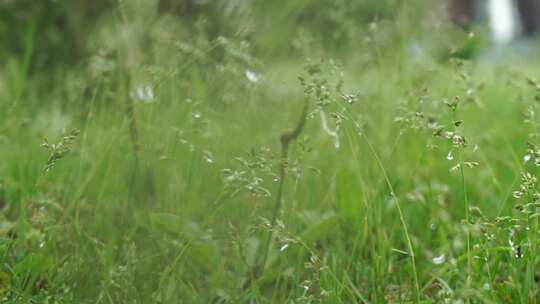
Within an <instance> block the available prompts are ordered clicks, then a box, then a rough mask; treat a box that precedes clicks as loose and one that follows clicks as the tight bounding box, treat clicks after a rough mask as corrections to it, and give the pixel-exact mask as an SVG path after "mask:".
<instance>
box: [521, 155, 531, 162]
mask: <svg viewBox="0 0 540 304" xmlns="http://www.w3.org/2000/svg"><path fill="white" fill-rule="evenodd" d="M529 160H531V155H530V154H526V155H525V156H523V161H524V162H528V161H529Z"/></svg>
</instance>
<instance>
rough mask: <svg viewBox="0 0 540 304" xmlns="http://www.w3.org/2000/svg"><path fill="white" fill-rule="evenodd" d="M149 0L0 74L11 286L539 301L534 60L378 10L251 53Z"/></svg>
mask: <svg viewBox="0 0 540 304" xmlns="http://www.w3.org/2000/svg"><path fill="white" fill-rule="evenodd" d="M143 17H144V16H143ZM143 17H141V18H142V19H141V20H138V21H137V22H135V21H129V20H130V19H129V18H127V21H126V20H123V21H122V18H119V19H118V20H116V21H115V22H114V23H110V24H112V25H111V26H109V27H107V26H104V28H103V29H102V30H101V32H98V34H96V35H95V37H93V36H92V37H89V41H94V42H96V45H97V46H95V47H94V48H95V50H94V52H93V53H91V55H89V56H88V58H86V60H85V62H84V64H81V65H79V66H73V67H66V68H63V69H61V70H60V71H55V72H54V73H51V74H45V75H43V74H40V75H32V74H30V73H29V72H28V69H27V68H25V67H26V66H27V65H28V63H27V62H31V60H32V57H33V56H36V54H35V53H34V51H33V49H32V46H31V43H28V44H27V47H26V53H28V55H27V56H24V57H23V58H22V59H20V60H12V61H10V63H9V64H8V65H7V66H6V69H5V71H4V73H3V74H2V79H1V82H0V84H1V85H0V110H1V111H0V160H1V161H0V203H1V204H0V205H1V208H2V213H1V220H0V235H1V238H0V263H1V265H2V266H1V271H0V293H1V297H2V298H3V300H2V302H6V303H229V302H230V303H352V302H354V303H403V302H415V303H416V302H422V303H465V302H467V303H482V302H487V303H536V302H538V301H539V299H540V295H539V294H538V293H539V291H540V288H539V286H538V280H539V277H538V276H539V275H540V274H539V273H538V271H537V268H538V267H537V266H538V263H539V258H538V255H537V251H538V249H539V247H538V246H539V242H540V239H539V236H538V225H539V223H538V204H540V194H539V193H538V192H537V190H536V189H537V185H536V178H535V177H534V176H535V174H537V173H538V169H537V167H538V166H537V165H536V164H535V163H540V150H539V148H538V147H537V145H538V144H540V141H539V135H540V132H539V128H540V120H539V119H538V117H537V116H538V114H537V112H538V110H539V104H538V101H537V100H538V98H539V97H538V95H537V94H538V90H539V88H540V85H539V84H537V83H536V81H535V80H534V77H535V76H538V72H537V68H538V66H539V65H538V62H536V61H531V60H529V59H528V58H527V59H523V58H522V59H519V57H518V56H511V54H513V53H511V52H509V53H508V54H504V53H501V54H502V55H501V54H492V55H485V57H484V59H482V58H480V59H478V58H477V59H476V60H465V61H464V60H459V59H456V58H453V59H448V58H441V57H440V56H438V55H436V54H438V53H437V52H438V51H435V52H431V51H430V50H431V49H437V47H440V44H438V43H437V42H433V41H432V40H429V41H425V40H422V39H420V40H416V41H417V42H415V39H419V37H422V36H416V37H412V38H411V37H410V36H407V39H405V38H403V37H402V38H403V39H401V40H400V39H398V40H397V41H394V40H393V39H388V38H387V37H386V36H385V35H388V36H389V37H396V36H395V31H396V30H395V28H394V26H395V24H394V25H388V24H386V25H385V24H384V23H381V25H379V29H380V32H378V31H379V30H378V29H377V27H376V26H375V25H373V24H372V25H371V26H370V33H371V34H369V35H368V36H367V38H366V39H367V40H366V41H365V43H364V44H362V45H363V47H362V48H360V49H351V50H349V51H347V52H341V53H345V54H340V55H339V56H337V58H335V61H332V60H330V59H329V58H328V57H329V56H326V55H325V54H324V52H317V51H312V52H309V51H304V53H303V54H307V55H305V56H292V57H290V58H281V57H279V58H274V57H272V56H271V55H268V54H267V55H264V56H261V58H257V56H256V55H253V52H252V50H250V48H249V46H246V45H245V41H244V42H242V41H241V40H235V39H225V38H223V37H221V38H217V39H210V38H208V37H204V36H203V35H202V34H195V35H192V36H189V35H188V36H186V35H187V34H182V35H184V36H181V37H182V38H177V36H176V35H177V34H178V33H177V28H176V27H175V26H174V23H171V22H172V21H170V20H161V21H160V22H156V23H154V24H153V25H152V26H150V27H144V25H145V21H144V20H145V19H144V18H143ZM388 28H389V29H388ZM392 31H394V32H392ZM441 31H442V30H441ZM111 32H112V33H111ZM392 33H393V34H392ZM438 34H440V35H443V34H445V32H441V33H435V35H434V36H437V35H438ZM451 34H452V35H454V36H456V34H455V33H451ZM393 35H394V36H393ZM449 35H450V34H449ZM457 36H458V37H461V36H459V35H457ZM28 37H29V38H28ZM28 37H27V38H28V39H29V40H30V41H31V36H28ZM185 37H189V38H185ZM448 37H453V36H448ZM430 39H433V40H436V39H435V38H434V37H430ZM467 39H473V38H463V37H462V38H459V39H457V40H456V41H457V44H458V45H460V43H462V42H461V41H465V42H464V43H465V48H466V47H467V46H466V45H467V43H469V42H467V41H468V40H467ZM306 48H307V49H309V48H308V47H306ZM418 48H420V49H418ZM422 50H423V51H424V52H425V53H423V55H418V54H419V53H418V52H421V51H422ZM485 52H489V49H485ZM494 53H495V52H494ZM433 54H435V55H433ZM486 56H489V57H486ZM308 57H309V58H312V59H307V58H308ZM321 57H322V58H324V60H322V61H321V60H320V59H319V58H321ZM480 57H481V56H480ZM485 58H489V59H485ZM299 77H300V78H301V79H300V80H299ZM342 81H343V84H342ZM147 87H149V89H147ZM150 87H151V89H150ZM150 91H151V92H150ZM305 105H307V113H306V115H302V111H303V110H302V109H303V107H304V106H305ZM295 127H299V128H297V130H296V131H298V132H291V130H294V129H295ZM287 130H289V131H287ZM280 139H281V140H280ZM283 156H286V158H285V157H283ZM280 189H281V190H280ZM276 206H277V207H276ZM268 240H270V242H268Z"/></svg>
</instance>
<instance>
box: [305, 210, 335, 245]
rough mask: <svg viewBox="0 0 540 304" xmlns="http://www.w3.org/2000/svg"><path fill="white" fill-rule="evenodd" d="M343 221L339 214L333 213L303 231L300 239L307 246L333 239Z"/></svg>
mask: <svg viewBox="0 0 540 304" xmlns="http://www.w3.org/2000/svg"><path fill="white" fill-rule="evenodd" d="M343 219H344V218H343V216H342V215H341V214H337V213H334V214H332V215H330V216H328V217H327V218H325V219H323V220H321V221H319V222H317V223H315V224H313V225H311V226H310V227H309V228H307V229H306V230H304V231H303V232H302V234H300V238H301V239H302V240H303V241H304V242H306V243H308V244H309V243H312V242H316V241H321V240H325V239H328V238H331V237H335V236H336V233H337V232H338V229H339V227H340V225H341V223H342V222H343Z"/></svg>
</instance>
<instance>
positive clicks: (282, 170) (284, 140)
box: [260, 98, 309, 274]
mask: <svg viewBox="0 0 540 304" xmlns="http://www.w3.org/2000/svg"><path fill="white" fill-rule="evenodd" d="M308 104H309V102H308V99H307V98H306V100H305V102H304V108H303V110H302V114H301V115H300V118H299V119H298V122H297V123H296V126H295V127H294V129H293V130H290V131H285V132H283V133H282V134H281V137H280V142H281V163H280V166H279V184H278V188H277V193H276V202H275V204H274V210H273V211H272V217H271V218H270V230H269V231H268V237H267V238H266V242H265V244H264V247H263V251H262V261H261V264H260V274H262V273H263V272H264V267H265V265H266V261H267V259H268V251H269V249H270V243H271V242H272V238H273V232H274V230H273V228H274V226H275V224H276V221H277V218H278V215H279V211H280V210H281V204H282V196H283V186H284V184H285V176H286V168H287V162H288V156H289V145H290V144H291V142H293V141H294V140H295V139H296V138H298V136H299V135H300V133H301V132H302V130H303V129H304V125H305V124H306V120H307V110H308Z"/></svg>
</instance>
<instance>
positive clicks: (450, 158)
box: [446, 151, 454, 160]
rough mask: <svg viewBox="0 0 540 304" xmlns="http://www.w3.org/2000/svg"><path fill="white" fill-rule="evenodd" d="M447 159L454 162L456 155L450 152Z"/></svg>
mask: <svg viewBox="0 0 540 304" xmlns="http://www.w3.org/2000/svg"><path fill="white" fill-rule="evenodd" d="M446 159H448V160H453V159H454V154H453V153H452V151H450V152H448V155H446Z"/></svg>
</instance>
